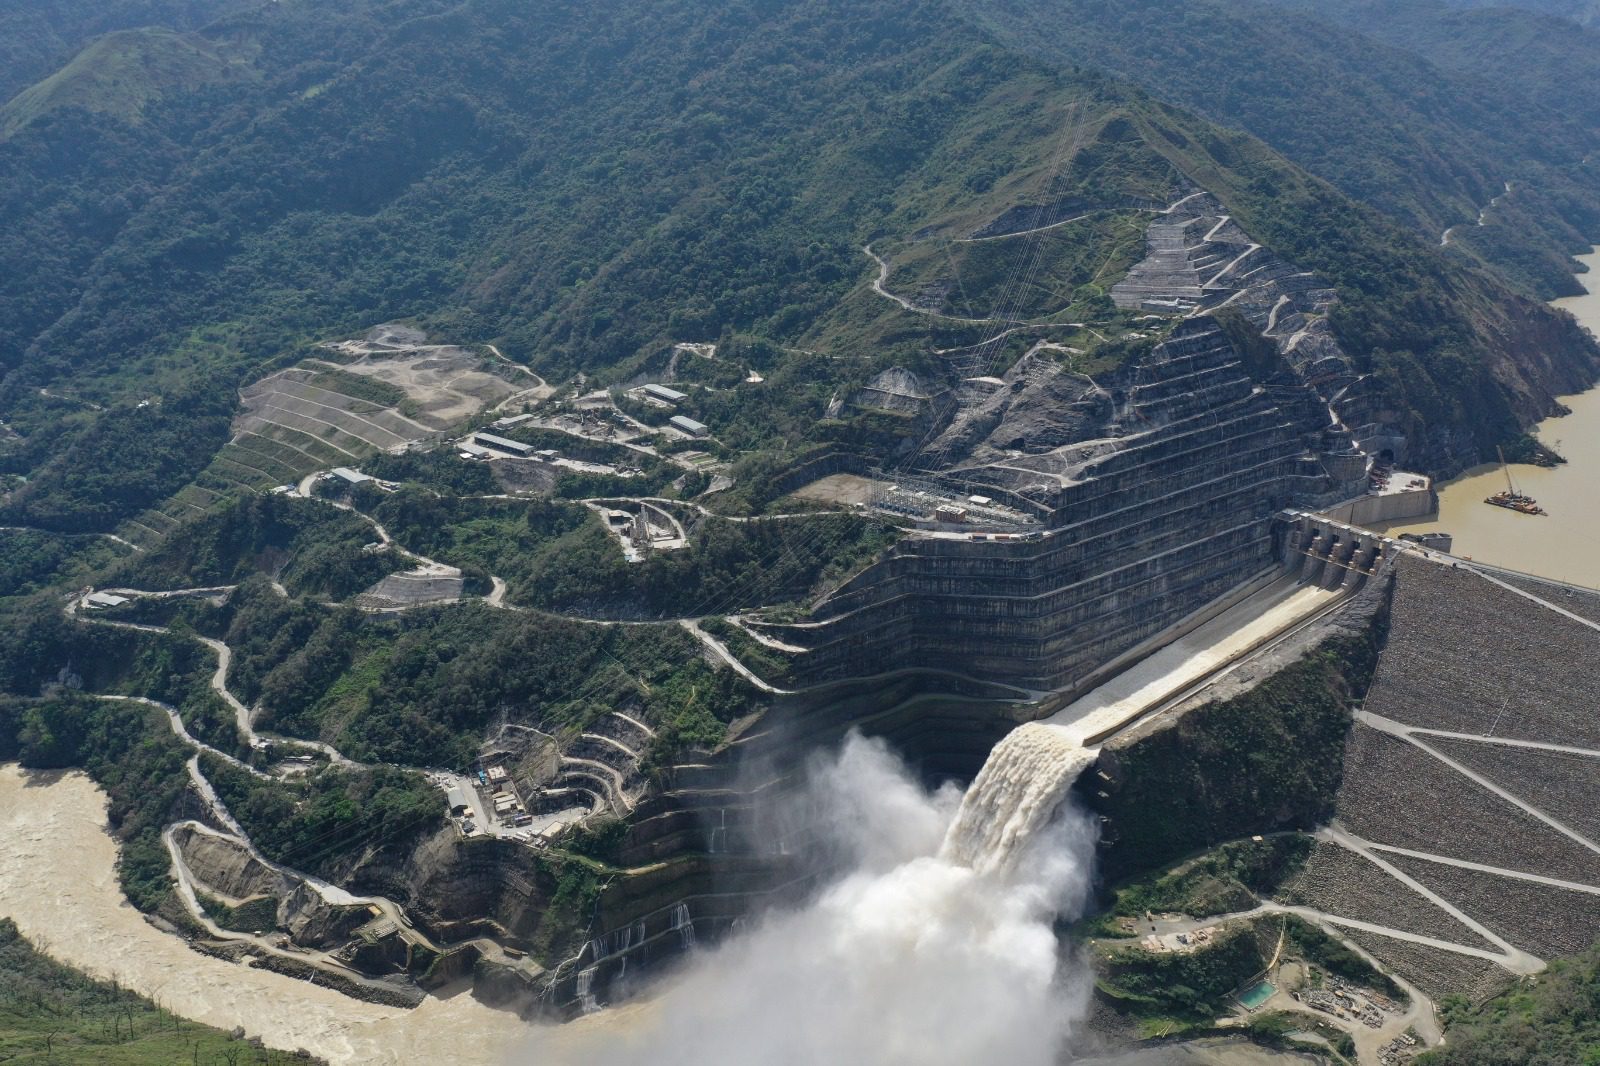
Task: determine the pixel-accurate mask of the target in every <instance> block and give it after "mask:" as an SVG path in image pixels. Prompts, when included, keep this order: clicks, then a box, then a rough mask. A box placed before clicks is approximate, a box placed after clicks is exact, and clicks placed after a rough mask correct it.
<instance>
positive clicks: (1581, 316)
mask: <svg viewBox="0 0 1600 1066" xmlns="http://www.w3.org/2000/svg"><path fill="white" fill-rule="evenodd" d="M1578 261H1579V262H1581V263H1584V264H1586V265H1587V266H1588V267H1589V273H1587V274H1583V275H1580V277H1579V281H1580V282H1582V283H1583V284H1584V285H1585V286H1587V287H1588V289H1589V292H1588V293H1587V294H1585V295H1583V296H1573V297H1570V298H1567V299H1563V300H1557V301H1555V306H1557V307H1563V308H1566V309H1567V310H1568V311H1571V312H1572V313H1573V314H1574V315H1575V316H1577V319H1578V321H1579V322H1581V323H1583V324H1584V325H1585V326H1587V327H1589V329H1590V330H1592V331H1594V332H1595V333H1596V334H1600V248H1597V249H1596V250H1595V251H1594V252H1593V253H1591V254H1589V255H1585V256H1579V257H1578ZM1562 402H1563V403H1564V404H1566V405H1567V406H1568V407H1570V408H1571V409H1572V413H1571V414H1570V415H1564V416H1561V417H1558V418H1547V419H1545V420H1544V421H1543V422H1541V423H1539V425H1538V426H1537V427H1536V428H1535V429H1534V435H1535V436H1536V437H1538V438H1539V440H1541V441H1543V442H1544V443H1545V444H1548V445H1550V446H1551V447H1552V448H1554V449H1555V450H1556V451H1557V452H1558V453H1560V454H1561V455H1563V456H1565V457H1566V458H1567V463H1566V464H1565V465H1563V466H1559V467H1555V468H1554V469H1542V468H1540V467H1536V466H1525V465H1514V466H1512V467H1511V476H1512V477H1513V478H1514V479H1515V480H1516V484H1517V490H1518V491H1519V492H1525V493H1527V494H1528V495H1529V496H1532V497H1533V498H1534V499H1536V500H1538V501H1539V506H1541V507H1543V508H1544V509H1545V510H1546V511H1548V512H1549V514H1548V515H1547V516H1537V515H1523V514H1517V513H1516V512H1515V511H1508V510H1506V509H1505V508H1502V507H1490V506H1489V505H1487V504H1485V503H1484V502H1483V501H1484V499H1485V498H1486V497H1488V496H1491V495H1493V494H1494V493H1496V492H1499V491H1500V490H1501V489H1504V488H1505V487H1506V479H1505V474H1504V473H1502V472H1501V470H1500V467H1499V466H1498V465H1495V464H1490V465H1488V466H1479V467H1474V468H1473V469H1471V470H1468V471H1466V472H1465V473H1464V474H1462V475H1461V476H1460V477H1458V478H1456V479H1454V480H1452V481H1448V482H1445V483H1443V484H1442V485H1440V486H1439V513H1438V514H1437V515H1434V516H1432V517H1430V518H1428V519H1426V520H1423V521H1415V520H1413V521H1405V522H1391V523H1388V524H1385V525H1381V526H1378V527H1377V528H1378V529H1379V530H1380V531H1382V532H1384V533H1388V534H1390V535H1391V536H1397V535H1399V534H1401V533H1426V532H1443V533H1449V534H1450V535H1451V536H1453V537H1454V538H1455V547H1454V553H1455V554H1456V555H1460V556H1470V557H1471V558H1473V559H1476V560H1478V561H1479V562H1485V563H1490V564H1493V565H1495V566H1504V567H1506V568H1508V569H1511V570H1521V571H1524V572H1526V573H1530V574H1537V575H1539V576H1540V577H1548V578H1553V579H1555V580H1557V581H1567V582H1570V583H1572V584H1574V585H1583V586H1585V587H1587V588H1600V388H1596V389H1591V390H1589V391H1588V392H1585V393H1581V394H1579V395H1577V396H1566V397H1562Z"/></svg>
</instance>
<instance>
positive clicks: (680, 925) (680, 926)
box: [672, 903, 694, 950]
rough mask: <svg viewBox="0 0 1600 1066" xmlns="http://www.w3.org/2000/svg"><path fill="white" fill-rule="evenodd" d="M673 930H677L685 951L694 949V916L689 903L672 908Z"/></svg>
mask: <svg viewBox="0 0 1600 1066" xmlns="http://www.w3.org/2000/svg"><path fill="white" fill-rule="evenodd" d="M672 928H673V929H675V930H677V933H678V942H679V943H680V944H681V945H682V946H683V948H684V950H688V949H689V948H692V947H694V916H693V915H691V914H690V913H689V905H688V904H687V903H680V904H678V905H677V906H676V907H674V908H672Z"/></svg>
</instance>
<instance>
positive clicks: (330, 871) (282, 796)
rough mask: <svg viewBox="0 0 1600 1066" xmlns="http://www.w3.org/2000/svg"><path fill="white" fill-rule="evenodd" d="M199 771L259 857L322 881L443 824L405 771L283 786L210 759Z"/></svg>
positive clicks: (319, 777) (331, 772)
mask: <svg viewBox="0 0 1600 1066" xmlns="http://www.w3.org/2000/svg"><path fill="white" fill-rule="evenodd" d="M201 768H202V769H203V770H204V771H205V775H206V777H207V778H208V779H209V780H210V781H211V784H212V786H213V787H214V788H215V789H216V790H217V795H218V796H219V797H221V799H222V802H223V803H224V804H226V805H227V808H228V810H229V812H230V813H231V814H232V815H233V816H234V817H235V818H236V819H238V821H239V824H240V825H241V826H243V827H244V830H245V832H246V833H248V834H250V839H251V840H252V841H253V842H254V843H255V845H256V847H257V848H259V849H260V850H261V853H262V854H263V855H266V856H267V857H268V858H270V859H272V860H274V861H275V862H280V863H283V864H285V865H288V866H291V867H293V868H295V869H297V870H304V871H305V872H307V873H312V874H317V875H320V876H323V877H329V878H337V877H338V876H339V874H340V873H341V872H343V871H346V870H348V868H349V865H350V860H351V859H352V858H355V857H359V856H360V855H361V854H362V853H363V852H365V851H369V850H370V851H374V852H378V851H384V850H385V849H398V848H402V847H403V846H404V845H406V844H407V843H409V842H410V841H412V840H415V839H416V838H417V837H418V836H420V835H422V834H425V833H427V832H429V831H431V830H434V829H437V828H438V827H439V826H441V825H443V824H444V820H445V800H444V794H443V793H441V792H440V791H439V790H438V789H437V788H435V787H434V786H433V785H432V784H430V783H429V782H428V781H427V780H426V779H425V778H424V777H423V776H422V775H421V774H418V773H414V772H411V771H407V770H397V769H392V768H389V767H384V766H378V767H373V768H372V769H369V770H367V769H364V770H350V769H342V768H326V769H323V770H321V771H320V772H318V773H316V774H314V775H312V776H311V777H309V778H306V779H304V780H302V781H299V782H295V783H293V784H289V783H286V782H283V781H264V780H262V779H261V778H258V777H253V776H251V775H250V774H247V773H245V772H244V771H243V770H240V769H237V768H236V767H233V766H230V765H228V764H227V763H225V762H223V761H222V760H221V759H218V758H216V757H215V756H211V755H204V756H202V757H201ZM258 928H259V927H258Z"/></svg>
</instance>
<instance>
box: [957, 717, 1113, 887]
mask: <svg viewBox="0 0 1600 1066" xmlns="http://www.w3.org/2000/svg"><path fill="white" fill-rule="evenodd" d="M1096 754H1097V753H1096V752H1095V751H1094V750H1093V749H1090V748H1085V747H1083V746H1082V745H1081V744H1079V743H1078V741H1077V740H1076V739H1075V738H1074V737H1073V735H1072V734H1071V733H1070V732H1068V731H1067V730H1065V729H1063V728H1061V727H1060V726H1053V725H1039V724H1037V723H1030V724H1028V725H1023V726H1019V727H1017V728H1016V729H1014V730H1012V731H1011V733H1010V734H1008V735H1007V736H1006V738H1005V739H1004V740H1002V741H1001V742H1000V743H999V744H997V745H995V749H994V751H992V752H990V753H989V758H988V759H987V760H986V761H985V762H984V764H983V769H982V770H980V771H979V772H978V778H977V780H975V781H973V782H972V787H971V788H970V789H968V790H967V795H966V798H965V799H964V800H962V802H961V810H960V811H958V812H957V813H956V820H955V822H954V823H952V824H951V826H950V832H949V833H948V834H946V836H945V838H944V846H943V847H942V848H941V849H940V851H939V855H940V857H941V858H943V859H944V860H945V861H947V862H951V863H955V864H957V865H960V866H969V867H971V868H972V869H974V870H977V871H978V872H979V873H994V872H996V871H1000V870H1004V869H1006V868H1007V866H1008V865H1009V864H1010V863H1012V862H1015V861H1016V859H1017V858H1018V856H1019V855H1021V854H1022V853H1023V850H1024V849H1025V848H1026V847H1027V844H1028V842H1029V841H1030V840H1032V839H1033V838H1034V836H1036V835H1037V834H1038V832H1039V830H1040V829H1042V828H1043V827H1044V826H1045V825H1046V824H1047V823H1048V822H1049V821H1050V817H1051V815H1053V814H1054V813H1055V811H1056V808H1058V807H1060V806H1061V801H1062V799H1063V798H1065V796H1066V794H1067V789H1069V788H1071V787H1072V783H1073V782H1074V781H1076V780H1077V779H1078V775H1079V774H1080V773H1082V772H1083V771H1084V770H1085V769H1087V768H1088V766H1089V765H1090V764H1091V763H1093V762H1094V760H1095V755H1096Z"/></svg>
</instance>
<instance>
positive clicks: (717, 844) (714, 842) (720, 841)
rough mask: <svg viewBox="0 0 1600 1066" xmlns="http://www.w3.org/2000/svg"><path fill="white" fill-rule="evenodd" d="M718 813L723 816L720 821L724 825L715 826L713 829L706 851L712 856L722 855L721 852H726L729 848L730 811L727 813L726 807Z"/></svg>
mask: <svg viewBox="0 0 1600 1066" xmlns="http://www.w3.org/2000/svg"><path fill="white" fill-rule="evenodd" d="M717 813H718V814H719V815H720V816H721V819H720V821H721V823H722V824H721V825H714V826H712V827H711V839H710V841H709V842H708V843H707V846H706V851H707V852H709V853H710V854H712V855H717V854H720V853H721V852H723V851H725V850H726V849H727V847H728V811H727V808H725V807H724V808H721V809H719V810H718V811H717Z"/></svg>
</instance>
